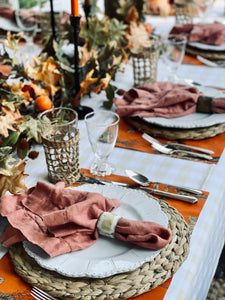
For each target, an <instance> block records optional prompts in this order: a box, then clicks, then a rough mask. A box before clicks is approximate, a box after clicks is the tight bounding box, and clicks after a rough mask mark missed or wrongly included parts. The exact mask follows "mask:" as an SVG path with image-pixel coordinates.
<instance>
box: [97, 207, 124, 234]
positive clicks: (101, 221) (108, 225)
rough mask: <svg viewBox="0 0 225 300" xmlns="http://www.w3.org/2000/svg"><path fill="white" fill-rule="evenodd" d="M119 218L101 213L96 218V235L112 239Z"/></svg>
mask: <svg viewBox="0 0 225 300" xmlns="http://www.w3.org/2000/svg"><path fill="white" fill-rule="evenodd" d="M120 218H121V217H120V216H118V215H116V214H113V213H111V212H103V213H102V214H101V215H100V217H99V218H98V223H97V229H98V233H99V234H101V235H104V236H108V237H111V238H114V233H115V229H116V225H117V223H118V221H119V219H120Z"/></svg>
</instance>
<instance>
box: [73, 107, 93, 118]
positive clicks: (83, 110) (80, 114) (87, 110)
mask: <svg viewBox="0 0 225 300" xmlns="http://www.w3.org/2000/svg"><path fill="white" fill-rule="evenodd" d="M73 109H74V110H75V111H76V112H77V114H78V119H79V120H84V117H85V116H86V115H87V114H88V113H90V112H92V111H93V109H92V108H91V107H89V106H83V105H79V106H77V107H73Z"/></svg>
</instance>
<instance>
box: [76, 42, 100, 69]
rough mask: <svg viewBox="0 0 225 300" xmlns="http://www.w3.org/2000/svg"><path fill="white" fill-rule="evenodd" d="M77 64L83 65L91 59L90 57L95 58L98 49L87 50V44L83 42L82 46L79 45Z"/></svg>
mask: <svg viewBox="0 0 225 300" xmlns="http://www.w3.org/2000/svg"><path fill="white" fill-rule="evenodd" d="M79 57H80V60H79V64H80V65H81V66H85V65H86V63H87V62H88V61H89V60H90V59H91V58H95V59H97V57H98V51H97V50H95V49H91V50H88V46H87V43H85V44H84V46H83V47H81V49H80V51H79Z"/></svg>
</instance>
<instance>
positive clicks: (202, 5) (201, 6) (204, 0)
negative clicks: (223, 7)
mask: <svg viewBox="0 0 225 300" xmlns="http://www.w3.org/2000/svg"><path fill="white" fill-rule="evenodd" d="M212 5H213V0H197V2H196V7H197V12H198V15H199V17H200V18H201V19H202V21H203V20H205V18H206V17H207V15H208V13H209V10H210V8H211V7H212Z"/></svg>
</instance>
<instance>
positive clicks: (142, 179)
mask: <svg viewBox="0 0 225 300" xmlns="http://www.w3.org/2000/svg"><path fill="white" fill-rule="evenodd" d="M125 173H126V174H127V176H128V177H129V178H130V179H132V180H133V181H135V182H136V183H138V184H140V185H142V186H147V185H150V184H153V183H154V184H155V183H158V184H160V182H152V181H150V180H149V179H148V178H147V177H146V176H144V175H142V174H140V173H137V172H134V171H132V170H125ZM162 184H166V183H162ZM166 185H168V186H170V187H173V188H176V189H179V190H182V191H184V192H189V193H192V194H196V195H200V194H202V191H200V190H197V189H193V188H189V187H185V186H178V185H171V184H166Z"/></svg>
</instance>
